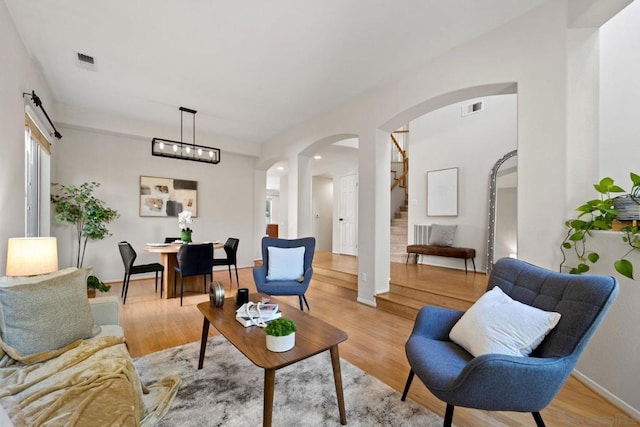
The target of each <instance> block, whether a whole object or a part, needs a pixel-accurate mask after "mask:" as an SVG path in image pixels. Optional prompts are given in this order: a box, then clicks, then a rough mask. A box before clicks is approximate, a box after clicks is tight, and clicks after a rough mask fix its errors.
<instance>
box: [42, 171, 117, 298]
mask: <svg viewBox="0 0 640 427" xmlns="http://www.w3.org/2000/svg"><path fill="white" fill-rule="evenodd" d="M99 186H100V184H99V183H97V182H85V183H83V184H81V185H80V186H79V187H76V186H75V185H63V184H52V187H53V188H54V189H55V190H57V191H56V192H55V193H54V192H53V191H52V194H51V202H52V203H53V205H54V207H55V211H56V221H59V222H67V223H69V224H73V225H75V227H76V241H77V242H78V252H77V255H76V267H78V268H80V267H82V264H83V262H84V254H85V251H86V249H87V242H88V241H89V240H102V239H104V238H105V237H108V236H110V235H111V233H110V232H109V229H108V228H107V224H108V223H110V222H111V221H113V220H114V219H116V218H118V216H119V215H118V211H116V210H113V209H111V208H108V207H107V206H106V205H105V203H104V202H103V201H102V200H100V199H98V198H96V197H95V196H94V195H93V191H94V190H95V189H96V188H98V187H99ZM89 277H90V278H91V277H95V276H89ZM96 279H97V280H98V282H99V283H100V285H99V286H98V287H95V289H97V290H100V291H102V292H106V291H108V290H109V288H110V286H108V285H105V284H104V283H102V282H100V280H99V279H98V278H97V277H96ZM87 286H89V287H92V288H93V286H90V285H89V279H87ZM105 287H108V288H106V290H103V289H105Z"/></svg>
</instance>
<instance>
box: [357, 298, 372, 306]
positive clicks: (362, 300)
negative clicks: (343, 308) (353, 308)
mask: <svg viewBox="0 0 640 427" xmlns="http://www.w3.org/2000/svg"><path fill="white" fill-rule="evenodd" d="M356 301H358V302H359V303H361V304H366V305H370V306H371V307H375V306H376V301H375V300H373V301H372V300H369V299H365V298H362V297H358V298H356Z"/></svg>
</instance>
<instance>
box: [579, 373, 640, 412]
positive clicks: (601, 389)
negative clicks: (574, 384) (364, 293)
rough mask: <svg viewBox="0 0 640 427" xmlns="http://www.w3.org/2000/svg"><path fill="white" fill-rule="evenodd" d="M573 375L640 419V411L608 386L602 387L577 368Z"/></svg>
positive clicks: (624, 410)
mask: <svg viewBox="0 0 640 427" xmlns="http://www.w3.org/2000/svg"><path fill="white" fill-rule="evenodd" d="M572 374H573V376H574V377H576V379H577V380H578V381H580V382H581V383H582V384H584V385H585V386H587V387H589V388H590V389H591V390H593V391H594V392H596V393H597V394H598V395H600V396H602V397H603V398H604V399H605V400H607V401H609V402H610V403H611V404H612V405H614V406H615V407H616V408H618V409H620V410H621V411H622V412H624V413H626V414H627V415H629V416H630V417H631V418H633V419H634V420H636V421H640V411H639V410H637V409H636V408H634V407H633V406H631V405H629V404H628V403H627V402H625V401H624V400H622V399H620V398H619V397H618V396H616V395H615V394H613V393H611V392H610V391H609V390H607V389H606V388H604V387H602V386H601V385H600V384H598V383H597V382H595V381H593V380H592V379H591V378H589V377H587V376H586V375H584V374H583V373H581V372H580V371H578V370H577V369H574V370H573V373H572Z"/></svg>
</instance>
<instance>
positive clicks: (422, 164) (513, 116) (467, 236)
mask: <svg viewBox="0 0 640 427" xmlns="http://www.w3.org/2000/svg"><path fill="white" fill-rule="evenodd" d="M481 100H482V101H483V102H484V111H482V112H478V113H475V114H471V115H468V116H465V117H462V116H461V109H462V107H463V106H466V105H468V104H471V103H474V102H478V101H480V99H472V100H468V101H464V102H461V103H456V104H452V105H449V106H447V107H444V108H440V109H438V110H436V111H433V112H431V113H429V114H425V115H424V116H422V117H419V118H417V119H415V120H413V121H412V122H411V123H410V124H409V130H410V135H411V147H410V152H409V162H410V167H409V182H410V185H409V229H408V230H409V243H413V225H414V224H455V225H457V226H458V227H457V232H456V237H455V241H454V246H461V247H466V248H475V250H476V260H475V262H476V268H477V270H478V271H484V270H485V265H484V264H485V260H486V253H487V250H486V249H487V245H486V241H487V215H488V213H487V209H488V200H487V197H488V194H489V173H490V172H491V168H492V167H493V165H494V164H495V162H496V161H498V159H500V158H501V157H502V156H504V155H505V154H506V153H508V152H510V151H512V150H514V149H515V148H517V96H516V95H500V96H489V97H485V98H482V99H481ZM452 167H457V168H458V216H456V217H437V216H436V217H434V216H427V206H426V205H427V203H426V202H427V197H426V196H427V187H426V184H427V183H426V181H427V180H426V176H427V171H429V170H438V169H446V168H452ZM420 258H421V261H422V262H423V263H425V264H432V265H442V266H447V267H452V268H464V266H463V264H462V263H461V261H460V260H458V259H455V258H445V257H432V256H422V257H420Z"/></svg>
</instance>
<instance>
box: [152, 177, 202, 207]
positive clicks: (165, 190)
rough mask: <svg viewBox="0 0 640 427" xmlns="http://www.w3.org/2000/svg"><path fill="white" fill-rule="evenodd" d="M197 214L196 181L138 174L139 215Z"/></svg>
mask: <svg viewBox="0 0 640 427" xmlns="http://www.w3.org/2000/svg"><path fill="white" fill-rule="evenodd" d="M182 211H191V214H192V216H193V217H196V216H198V181H189V180H186V179H174V178H160V177H155V176H140V216H156V217H165V216H175V217H177V216H178V214H179V213H180V212H182Z"/></svg>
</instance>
